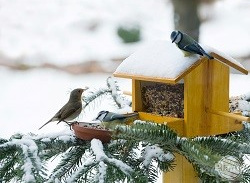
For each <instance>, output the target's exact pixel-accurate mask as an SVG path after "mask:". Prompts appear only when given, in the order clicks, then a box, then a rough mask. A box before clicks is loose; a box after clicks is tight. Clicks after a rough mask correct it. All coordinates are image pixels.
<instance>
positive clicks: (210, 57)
mask: <svg viewBox="0 0 250 183" xmlns="http://www.w3.org/2000/svg"><path fill="white" fill-rule="evenodd" d="M202 54H203V55H205V56H206V57H207V58H208V59H210V60H211V59H214V57H212V56H211V55H209V54H208V53H206V51H204V50H202Z"/></svg>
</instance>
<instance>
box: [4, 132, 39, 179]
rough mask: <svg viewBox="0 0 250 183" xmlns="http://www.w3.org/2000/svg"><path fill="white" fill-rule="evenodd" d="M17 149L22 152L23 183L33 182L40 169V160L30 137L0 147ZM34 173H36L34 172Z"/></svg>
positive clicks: (11, 141)
mask: <svg viewBox="0 0 250 183" xmlns="http://www.w3.org/2000/svg"><path fill="white" fill-rule="evenodd" d="M8 147H17V148H20V150H21V151H22V155H21V156H22V161H23V162H22V166H21V170H22V172H23V176H22V181H23V182H35V173H38V172H39V170H40V169H42V164H41V159H40V157H39V156H38V146H37V145H36V143H35V142H34V140H33V139H32V137H31V136H29V135H24V136H22V137H21V138H20V139H14V138H13V139H11V140H10V141H9V142H6V143H4V144H2V145H0V148H3V149H4V148H8ZM35 171H36V172H35Z"/></svg>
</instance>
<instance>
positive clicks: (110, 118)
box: [95, 111, 139, 129]
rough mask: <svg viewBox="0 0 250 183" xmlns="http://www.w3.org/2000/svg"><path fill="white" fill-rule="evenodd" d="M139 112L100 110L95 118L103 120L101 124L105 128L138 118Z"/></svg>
mask: <svg viewBox="0 0 250 183" xmlns="http://www.w3.org/2000/svg"><path fill="white" fill-rule="evenodd" d="M138 117H139V114H138V113H137V112H134V113H128V114H118V113H113V112H109V111H100V112H99V113H98V115H97V117H96V119H95V120H99V121H101V126H103V127H105V128H111V129H112V128H114V127H115V126H116V125H118V124H126V123H129V122H133V121H134V120H136V119H138Z"/></svg>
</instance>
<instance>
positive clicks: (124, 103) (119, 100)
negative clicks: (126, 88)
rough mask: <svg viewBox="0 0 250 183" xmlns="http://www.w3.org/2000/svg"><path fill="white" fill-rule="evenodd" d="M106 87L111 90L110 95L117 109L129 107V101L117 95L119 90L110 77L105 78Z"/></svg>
mask: <svg viewBox="0 0 250 183" xmlns="http://www.w3.org/2000/svg"><path fill="white" fill-rule="evenodd" d="M107 86H108V87H109V88H110V89H111V95H112V97H113V99H114V101H115V102H116V104H117V106H118V107H119V108H124V107H126V106H131V101H129V100H128V99H127V98H125V97H124V96H122V95H121V94H120V93H119V92H120V88H119V86H118V85H117V82H116V81H115V80H114V79H113V78H112V77H108V78H107Z"/></svg>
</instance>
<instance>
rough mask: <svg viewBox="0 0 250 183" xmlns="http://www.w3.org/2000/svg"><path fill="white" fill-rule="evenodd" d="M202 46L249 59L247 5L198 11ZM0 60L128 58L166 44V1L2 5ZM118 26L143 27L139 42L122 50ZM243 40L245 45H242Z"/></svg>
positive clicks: (221, 3)
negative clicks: (162, 41) (158, 42)
mask: <svg viewBox="0 0 250 183" xmlns="http://www.w3.org/2000/svg"><path fill="white" fill-rule="evenodd" d="M200 14H201V18H202V19H205V20H206V21H205V22H203V24H202V25H201V28H200V30H201V31H200V42H201V43H204V44H206V45H209V46H212V47H215V48H216V49H218V50H221V51H223V52H226V53H227V54H229V55H231V56H233V57H239V56H246V55H249V53H250V50H249V48H250V42H249V41H247V40H250V34H249V32H250V19H249V18H248V17H249V16H250V2H249V1H248V0H238V1H235V0H218V1H216V2H215V3H213V4H211V5H205V6H203V7H201V9H200ZM0 23H1V27H0V55H3V56H5V57H9V58H11V59H14V60H15V59H18V60H24V61H26V62H31V63H33V64H36V63H40V62H43V61H47V62H53V63H57V64H66V63H69V62H79V61H89V60H98V61H106V60H110V59H111V58H117V57H118V58H121V57H126V56H128V55H129V54H131V53H132V52H133V51H134V50H135V49H136V47H138V46H140V45H141V44H143V43H144V42H146V41H149V40H150V41H152V40H157V39H167V40H169V35H170V33H171V31H172V30H173V7H172V4H171V1H170V0H147V1H144V0H126V1H123V0H106V1H105V2H103V1H101V0H96V1H91V0H84V1H82V0H75V1H68V0H55V1H50V0H44V1H40V0H32V1H31V0H23V1H17V0H10V1H5V0H0ZM120 25H126V26H132V25H138V26H140V27H141V30H142V31H141V33H142V41H141V42H140V43H138V44H123V43H122V41H121V39H120V38H119V37H118V36H117V33H116V30H117V27H118V26H120ZM244 40H246V41H244Z"/></svg>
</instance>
